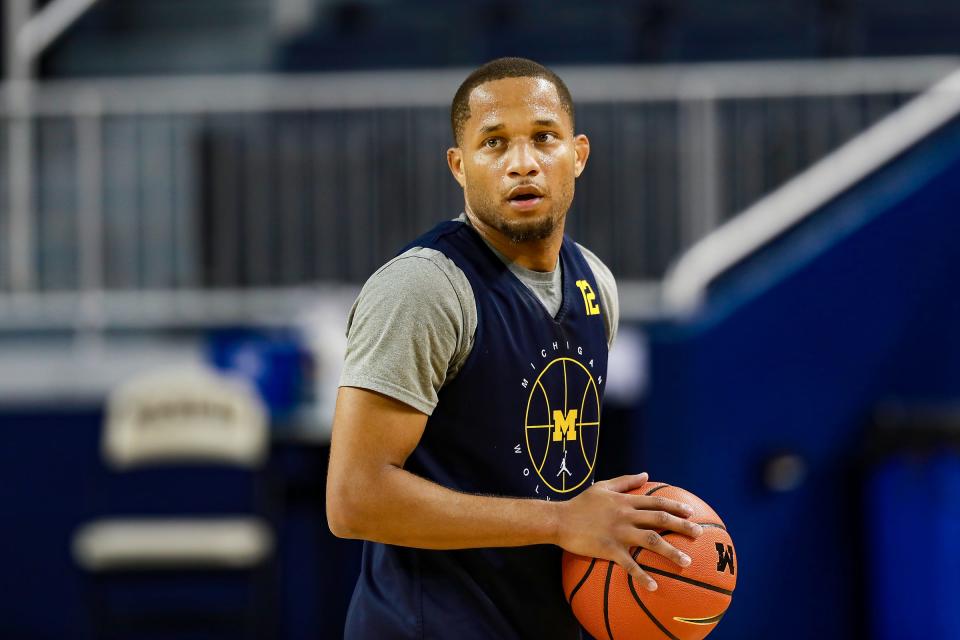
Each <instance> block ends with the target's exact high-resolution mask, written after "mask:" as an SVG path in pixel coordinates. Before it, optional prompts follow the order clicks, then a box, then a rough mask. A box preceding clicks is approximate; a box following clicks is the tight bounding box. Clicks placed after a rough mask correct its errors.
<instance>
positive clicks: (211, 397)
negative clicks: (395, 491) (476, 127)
mask: <svg viewBox="0 0 960 640" xmlns="http://www.w3.org/2000/svg"><path fill="white" fill-rule="evenodd" d="M3 8H4V11H3V20H4V29H3V32H2V37H3V47H2V50H3V54H4V59H3V63H4V70H5V81H4V84H3V87H2V96H0V430H2V434H3V437H4V440H3V444H2V446H0V473H2V476H0V478H2V482H0V496H2V510H0V514H2V516H0V522H2V528H0V554H2V566H0V592H2V593H3V596H2V598H0V637H3V638H12V639H34V638H56V639H60V638H81V639H82V638H94V637H107V636H111V637H112V636H116V637H171V638H193V637H197V638H207V637H227V638H238V637H254V638H284V639H293V638H337V637H340V636H341V635H342V625H343V619H344V613H345V609H346V605H347V603H348V600H349V596H350V593H351V591H352V588H353V583H354V579H355V576H356V572H357V570H358V567H359V548H360V547H359V543H356V542H350V541H343V540H337V539H335V538H333V537H332V536H331V535H330V534H329V532H328V530H327V527H326V522H325V517H324V477H325V473H326V466H325V465H326V459H327V455H328V451H329V449H328V441H329V433H330V419H331V416H332V407H333V398H334V395H335V393H336V381H337V379H338V374H339V366H340V359H341V357H342V353H343V348H344V342H345V339H344V335H343V334H344V328H345V319H346V313H347V311H348V309H349V307H350V304H351V303H352V301H353V299H354V297H355V296H356V293H357V292H358V290H359V286H360V285H361V284H362V283H363V281H364V280H365V279H366V278H367V277H368V276H369V275H370V274H371V273H372V272H373V271H374V270H375V269H376V268H377V267H378V266H379V265H380V264H382V263H383V262H384V261H385V260H387V259H388V258H390V257H391V256H392V255H394V253H395V252H396V251H397V250H398V249H400V248H401V247H402V246H403V245H404V244H405V243H406V242H407V241H409V240H410V239H412V238H414V237H415V236H416V235H418V234H419V233H420V232H421V231H423V230H425V229H427V228H429V227H430V226H432V225H433V224H435V223H436V222H438V221H441V220H444V219H449V218H452V217H455V216H456V215H457V214H458V213H459V212H460V210H461V205H462V195H461V192H460V190H459V188H458V187H457V185H456V183H455V182H454V181H453V180H452V179H451V177H450V176H449V173H448V170H447V168H446V164H445V159H444V153H445V150H446V148H447V147H448V146H450V144H451V143H452V140H451V134H450V132H449V115H448V113H449V111H448V110H449V102H450V100H451V99H452V96H453V93H454V91H455V90H456V87H457V86H458V85H459V83H460V82H461V81H462V79H463V78H464V77H465V76H466V75H467V73H469V71H470V70H471V69H472V68H474V67H476V66H478V65H479V64H482V63H483V62H485V61H487V60H489V59H492V58H494V57H498V56H503V55H519V56H525V57H530V58H533V59H535V60H537V61H540V62H542V63H545V64H547V65H550V66H551V67H552V68H554V69H555V70H556V71H557V72H558V73H559V74H560V75H561V76H562V77H563V78H564V79H565V80H566V81H567V83H568V84H569V86H570V88H571V91H572V93H573V96H574V99H575V102H576V106H577V125H578V129H580V130H581V131H582V132H585V133H587V134H588V135H589V136H590V138H591V141H592V155H591V159H590V165H589V167H588V169H587V171H586V172H585V174H584V176H583V177H582V178H581V179H580V180H579V182H578V185H577V195H576V199H575V203H574V207H573V210H572V212H571V215H570V217H569V220H568V233H569V234H570V235H572V236H573V237H574V238H575V239H577V240H578V241H580V242H581V243H583V244H585V245H586V246H587V247H589V248H591V249H592V250H593V251H594V252H596V253H597V254H598V255H599V256H600V257H601V258H602V259H603V260H604V261H605V262H606V263H607V264H608V265H609V266H610V267H611V269H612V270H613V272H614V274H615V275H616V276H617V277H618V280H619V283H620V295H621V307H622V316H623V317H622V321H621V322H622V325H621V333H620V337H619V340H618V342H617V344H616V347H615V349H614V352H613V353H612V354H611V364H610V373H609V387H608V390H607V397H606V400H605V408H604V435H603V437H602V438H601V439H600V442H601V445H600V446H601V462H600V463H599V467H598V472H597V473H598V477H608V476H612V475H615V474H620V473H626V472H632V471H639V470H649V471H650V472H651V475H652V477H653V478H654V479H657V480H663V481H667V482H670V483H673V484H677V485H680V486H683V487H685V488H687V489H690V490H692V491H694V492H695V493H697V494H699V495H700V496H701V497H703V498H704V499H706V500H707V501H708V502H709V503H710V504H712V505H713V506H714V507H715V508H716V509H717V511H718V512H719V513H720V514H721V515H722V516H723V518H724V520H725V521H726V524H727V526H728V528H729V530H730V531H731V533H732V536H733V539H734V541H735V542H736V544H737V551H738V556H739V566H738V571H739V575H738V588H737V592H736V595H735V596H734V599H733V604H732V606H731V608H730V610H729V612H728V614H727V616H726V618H725V619H724V620H723V622H722V623H721V624H720V625H719V627H718V629H717V631H716V632H715V633H714V634H712V635H711V638H718V639H737V640H743V639H753V638H757V639H760V638H777V639H790V640H793V639H796V640H801V639H805V640H806V639H809V638H820V639H833V638H836V639H841V638H843V639H848V638H890V639H897V640H903V639H909V638H930V637H936V638H960V620H958V619H957V618H956V616H954V615H953V609H954V603H955V602H956V598H957V596H958V595H960V548H958V547H960V543H958V540H960V535H958V534H960V506H958V505H960V499H958V498H960V458H958V455H957V447H956V444H957V442H958V441H960V438H958V435H960V405H958V404H957V400H958V398H960V290H958V287H960V285H958V282H960V248H958V241H957V238H960V212H958V209H957V202H960V118H958V113H960V76H958V75H957V74H956V73H955V70H957V69H958V68H960V67H958V62H960V57H958V54H960V38H958V37H957V34H958V33H960V4H958V3H956V2H955V1H948V0H924V2H913V3H903V2H893V1H891V0H777V1H771V0H728V1H725V2H709V1H707V0H618V1H616V2H615V1H613V0H595V1H590V2H586V1H574V0H551V1H549V2H548V1H546V0H531V1H529V2H525V3H513V2H505V1H501V0H471V1H462V2H448V1H444V0H99V1H97V0H45V1H44V0H4V3H3ZM217 634H219V635H217Z"/></svg>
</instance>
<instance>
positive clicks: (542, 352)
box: [540, 349, 547, 358]
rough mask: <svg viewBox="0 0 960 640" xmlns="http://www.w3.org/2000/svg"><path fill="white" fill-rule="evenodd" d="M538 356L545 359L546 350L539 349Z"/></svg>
mask: <svg viewBox="0 0 960 640" xmlns="http://www.w3.org/2000/svg"><path fill="white" fill-rule="evenodd" d="M540 355H541V356H543V357H544V358H546V357H547V350H546V349H540Z"/></svg>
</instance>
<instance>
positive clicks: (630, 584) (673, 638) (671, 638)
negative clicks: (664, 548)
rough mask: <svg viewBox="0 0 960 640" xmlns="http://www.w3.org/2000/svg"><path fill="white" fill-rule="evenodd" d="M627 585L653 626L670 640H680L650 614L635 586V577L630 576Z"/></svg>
mask: <svg viewBox="0 0 960 640" xmlns="http://www.w3.org/2000/svg"><path fill="white" fill-rule="evenodd" d="M627 584H628V585H629V586H630V593H631V594H633V599H634V600H636V602H637V604H638V605H640V609H641V610H642V611H643V612H644V613H645V614H647V617H648V618H650V621H651V622H653V624H655V625H657V628H658V629H660V631H663V633H664V634H666V636H667V637H668V638H670V640H680V638H678V637H677V636H675V635H673V634H672V633H670V630H669V629H667V628H666V627H665V626H663V623H662V622H660V621H659V620H658V619H657V617H656V616H655V615H653V614H652V613H650V610H649V609H647V605H645V604H643V600H641V599H640V595H639V594H638V593H637V590H636V588H635V587H634V586H633V577H631V576H629V575H628V576H627Z"/></svg>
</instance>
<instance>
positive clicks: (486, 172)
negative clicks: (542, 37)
mask: <svg viewBox="0 0 960 640" xmlns="http://www.w3.org/2000/svg"><path fill="white" fill-rule="evenodd" d="M469 104H470V118H469V119H468V120H467V122H466V123H465V124H464V127H463V135H462V137H461V141H460V146H459V147H457V148H454V149H450V150H449V151H448V153H447V160H448V163H449V165H450V169H451V171H452V172H453V174H454V177H455V178H456V179H457V182H459V183H460V186H462V187H463V191H464V196H465V199H466V205H467V209H468V212H471V213H473V215H474V216H476V217H477V218H478V219H479V220H480V221H481V222H483V223H484V224H486V225H488V226H489V227H492V228H493V229H496V230H497V231H499V232H501V233H502V234H504V235H505V236H506V237H507V238H509V239H510V240H511V241H512V242H515V243H521V242H526V241H529V240H543V239H545V238H548V237H550V236H551V235H552V234H553V233H554V231H555V230H557V229H558V228H559V229H562V227H563V222H564V220H565V218H566V215H567V210H568V209H569V208H570V203H571V202H572V201H573V191H574V186H573V185H574V180H575V179H576V178H577V177H578V176H579V175H580V173H581V172H582V171H583V167H584V166H585V164H586V160H587V155H588V154H589V151H590V146H589V142H588V141H587V138H586V136H583V135H579V136H574V134H573V126H572V123H571V118H570V115H569V114H568V113H567V112H566V111H565V110H564V109H563V107H562V106H561V103H560V98H559V96H558V95H557V89H556V87H555V86H554V85H553V83H551V82H550V81H548V80H543V79H540V78H503V79H501V80H493V81H491V82H487V83H485V84H482V85H480V86H479V87H477V88H476V89H474V90H473V92H472V93H471V94H470V102H469Z"/></svg>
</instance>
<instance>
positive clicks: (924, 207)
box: [633, 122, 960, 640]
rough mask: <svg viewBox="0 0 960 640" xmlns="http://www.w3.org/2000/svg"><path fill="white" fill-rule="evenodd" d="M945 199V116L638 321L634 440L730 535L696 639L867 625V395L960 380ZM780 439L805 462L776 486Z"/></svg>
mask: <svg viewBox="0 0 960 640" xmlns="http://www.w3.org/2000/svg"><path fill="white" fill-rule="evenodd" d="M957 202H960V123H957V122H953V123H951V124H950V125H948V126H946V127H944V128H942V129H941V130H940V131H939V132H937V133H936V135H934V136H931V137H930V138H928V139H927V140H925V141H923V142H921V143H920V144H918V145H916V146H915V147H914V148H912V149H911V150H910V151H908V152H907V153H905V154H903V155H902V156H900V157H898V158H897V159H895V160H894V161H893V162H891V163H889V164H888V165H886V166H885V167H883V168H882V169H881V170H879V171H877V172H875V173H874V174H872V175H871V176H869V177H868V178H866V179H864V180H862V181H861V182H860V183H858V184H857V185H855V186H854V187H853V188H851V189H850V190H848V191H847V192H846V193H844V194H842V195H841V196H840V197H838V198H836V199H835V200H833V201H832V202H830V203H828V204H827V205H825V206H824V207H822V209H821V210H819V211H817V212H815V213H814V215H813V216H811V218H809V219H808V221H806V222H805V223H804V224H802V225H801V226H800V227H798V228H796V229H795V230H793V231H792V232H790V233H789V234H787V235H786V236H785V237H783V238H782V239H781V240H779V241H778V242H776V243H774V244H773V245H771V246H769V247H767V248H766V249H765V250H763V251H761V252H760V253H759V254H757V255H755V256H754V257H752V258H751V259H749V260H747V261H745V262H744V263H743V264H741V265H739V266H738V267H736V268H734V269H733V270H731V271H730V272H728V273H726V274H724V275H723V276H721V277H720V278H719V279H718V280H717V281H716V283H715V284H714V285H713V286H712V287H711V290H710V291H709V292H708V296H707V300H706V303H705V305H704V307H703V308H702V309H701V310H700V311H699V312H698V313H697V314H696V315H695V316H693V317H691V318H687V319H682V318H676V319H668V320H665V321H661V322H658V323H654V324H651V325H649V326H648V327H647V330H648V333H649V339H650V349H651V353H650V365H651V387H650V393H649V397H648V399H647V401H648V410H647V412H646V415H645V416H644V425H643V428H642V430H639V429H638V430H637V432H636V435H635V436H634V442H633V447H634V450H635V451H636V452H637V456H638V458H639V459H640V460H642V463H643V468H646V469H649V470H650V471H651V473H652V476H653V477H654V479H657V480H663V481H667V482H671V483H674V484H677V485H679V486H683V487H686V488H688V489H690V490H692V491H694V492H695V493H697V494H699V495H701V496H702V497H703V498H705V499H706V500H707V501H708V502H709V503H711V504H712V505H714V507H715V508H716V509H717V510H718V512H719V513H720V514H721V516H722V517H723V518H724V519H725V521H726V523H727V525H728V527H729V529H730V531H731V534H732V536H733V539H734V541H735V543H736V545H737V552H738V555H739V562H740V566H739V569H740V573H739V577H738V586H737V591H736V594H735V596H734V598H733V604H732V606H731V608H730V610H729V613H728V615H727V617H726V618H725V619H724V620H723V622H722V623H721V624H720V625H719V627H718V629H717V631H716V632H715V633H714V634H713V635H711V639H713V638H716V639H717V640H723V639H737V640H742V639H743V638H773V637H776V638H778V640H793V639H796V640H807V639H809V638H820V639H830V638H838V639H839V638H844V639H847V638H860V637H867V636H866V633H867V629H868V627H869V623H868V618H870V617H872V616H874V615H876V611H875V610H874V608H876V607H879V606H881V605H879V604H877V601H876V600H873V601H871V602H867V601H866V598H865V597H864V595H863V594H864V593H865V592H866V589H865V587H866V584H865V583H866V578H865V575H864V572H865V567H866V566H867V563H868V562H869V559H868V551H867V549H868V548H869V545H868V538H869V537H870V536H871V535H872V533H871V532H870V531H868V530H867V529H866V527H865V521H864V518H865V514H864V506H863V504H864V500H863V481H862V478H863V475H864V473H863V469H862V468H861V465H860V460H861V452H862V447H863V445H864V443H865V439H866V436H865V433H866V428H867V425H868V422H869V419H870V416H871V414H872V411H873V410H874V408H875V407H876V406H877V404H878V403H879V402H881V401H886V400H889V399H891V398H899V399H901V400H916V399H926V400H930V399H937V400H938V401H942V400H949V399H950V398H955V397H958V396H960V358H958V357H957V356H958V355H960V338H958V335H957V334H958V331H957V327H960V324H958V322H957V321H958V320H960V313H958V308H960V305H958V303H957V300H958V291H960V289H958V284H957V283H958V282H960V279H958V276H960V249H958V248H957V238H958V237H960V215H958V214H957V211H956V203H957ZM781 451H788V452H792V453H795V454H797V455H799V456H800V457H802V458H803V459H804V460H805V461H806V464H807V468H808V475H807V479H806V481H805V482H804V483H803V484H802V485H801V486H800V487H799V488H797V489H795V490H793V491H790V492H784V493H775V492H772V491H770V490H767V489H766V488H764V486H763V483H762V482H761V468H762V464H763V462H764V460H765V459H767V458H768V457H769V456H771V455H773V454H775V453H777V452H781ZM870 508H873V507H870ZM909 588H913V585H910V587H909ZM887 604H888V603H883V606H886V605H887ZM904 637H906V636H904Z"/></svg>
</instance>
